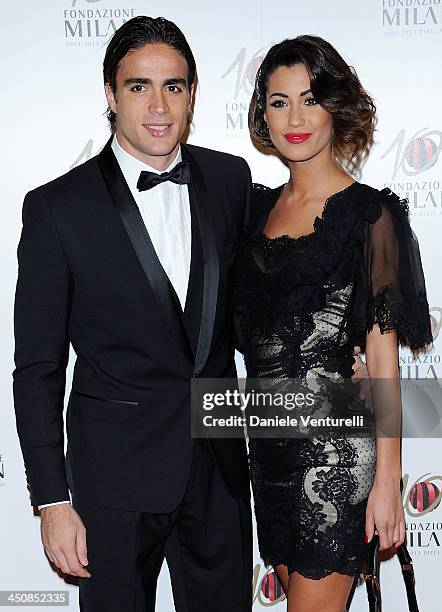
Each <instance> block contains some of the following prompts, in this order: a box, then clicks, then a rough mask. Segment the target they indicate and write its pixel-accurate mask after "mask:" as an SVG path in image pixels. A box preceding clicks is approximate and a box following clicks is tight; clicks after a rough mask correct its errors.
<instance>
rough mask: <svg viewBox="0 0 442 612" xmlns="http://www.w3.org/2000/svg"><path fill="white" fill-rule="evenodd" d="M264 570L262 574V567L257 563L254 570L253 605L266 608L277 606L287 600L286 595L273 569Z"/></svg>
mask: <svg viewBox="0 0 442 612" xmlns="http://www.w3.org/2000/svg"><path fill="white" fill-rule="evenodd" d="M263 569H264V574H263V575H262V576H260V574H261V565H260V564H259V563H257V564H256V565H255V569H254V570H253V586H252V588H253V603H254V604H255V603H258V604H260V605H261V606H263V607H265V608H270V607H272V606H276V605H277V604H278V603H280V602H281V601H284V600H285V594H284V591H283V590H282V587H281V584H280V583H279V580H278V578H277V576H276V574H275V571H274V569H273V568H270V569H268V570H267V569H266V568H263Z"/></svg>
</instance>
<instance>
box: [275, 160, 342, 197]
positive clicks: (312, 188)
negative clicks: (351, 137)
mask: <svg viewBox="0 0 442 612" xmlns="http://www.w3.org/2000/svg"><path fill="white" fill-rule="evenodd" d="M289 169H290V179H289V182H288V185H287V191H288V193H289V194H290V195H291V196H294V197H296V198H301V199H302V197H303V196H305V195H307V194H314V193H318V194H321V195H322V194H324V193H328V192H332V191H333V190H339V189H342V188H343V187H345V186H346V185H347V184H350V183H351V181H352V177H351V176H350V175H349V174H348V173H347V172H345V170H344V169H343V168H342V166H340V165H339V163H338V162H337V161H336V160H334V159H333V157H332V156H331V154H330V152H329V151H324V155H323V154H322V152H321V153H318V154H317V155H315V156H314V157H312V158H311V159H308V160H306V161H302V162H289Z"/></svg>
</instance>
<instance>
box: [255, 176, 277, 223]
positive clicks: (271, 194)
mask: <svg viewBox="0 0 442 612" xmlns="http://www.w3.org/2000/svg"><path fill="white" fill-rule="evenodd" d="M283 187H284V185H280V186H279V187H275V188H272V187H267V185H263V184H262V183H253V197H252V216H253V217H259V216H260V215H261V214H262V213H265V212H267V211H268V210H269V209H270V208H273V206H274V205H275V204H276V201H277V199H278V198H279V195H280V193H281V191H282V189H283Z"/></svg>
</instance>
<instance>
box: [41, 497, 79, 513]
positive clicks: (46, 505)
mask: <svg viewBox="0 0 442 612" xmlns="http://www.w3.org/2000/svg"><path fill="white" fill-rule="evenodd" d="M70 503H71V502H70V501H69V500H67V499H66V500H64V501H59V502H52V504H43V505H42V506H37V508H38V509H39V510H41V509H42V508H48V507H49V506H58V505H59V504H70Z"/></svg>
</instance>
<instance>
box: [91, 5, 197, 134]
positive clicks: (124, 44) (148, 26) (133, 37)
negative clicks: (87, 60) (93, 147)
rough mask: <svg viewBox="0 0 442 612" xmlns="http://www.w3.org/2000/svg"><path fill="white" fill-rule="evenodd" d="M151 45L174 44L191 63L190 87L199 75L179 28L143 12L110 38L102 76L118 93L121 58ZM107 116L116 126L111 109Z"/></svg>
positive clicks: (190, 51) (188, 79)
mask: <svg viewBox="0 0 442 612" xmlns="http://www.w3.org/2000/svg"><path fill="white" fill-rule="evenodd" d="M148 44H164V45H168V46H169V47H172V49H175V50H176V51H178V53H180V55H182V56H183V57H184V59H185V60H186V62H187V66H188V75H187V85H188V87H189V89H190V87H191V86H192V83H194V81H195V78H196V63H195V58H194V57H193V53H192V50H191V48H190V46H189V43H188V42H187V40H186V37H185V36H184V34H183V33H182V32H181V30H180V29H179V27H178V26H177V25H175V24H174V23H173V22H172V21H168V20H167V19H164V17H146V16H144V15H141V16H139V17H134V18H133V19H129V21H126V23H124V24H123V25H122V26H121V27H120V28H118V30H116V32H115V34H114V35H113V36H112V38H111V39H110V41H109V44H108V46H107V49H106V54H105V56H104V60H103V79H104V82H105V83H108V84H109V85H110V87H111V89H112V91H113V92H114V93H115V91H116V86H117V84H116V81H117V72H118V67H119V65H120V62H121V60H122V59H123V58H124V57H125V56H126V55H127V53H128V52H129V51H132V50H133V49H138V48H139V47H143V46H144V45H148ZM106 114H107V118H108V119H109V122H110V124H111V127H112V128H113V127H114V124H115V113H114V112H112V111H111V109H110V108H108V109H107V111H106Z"/></svg>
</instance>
